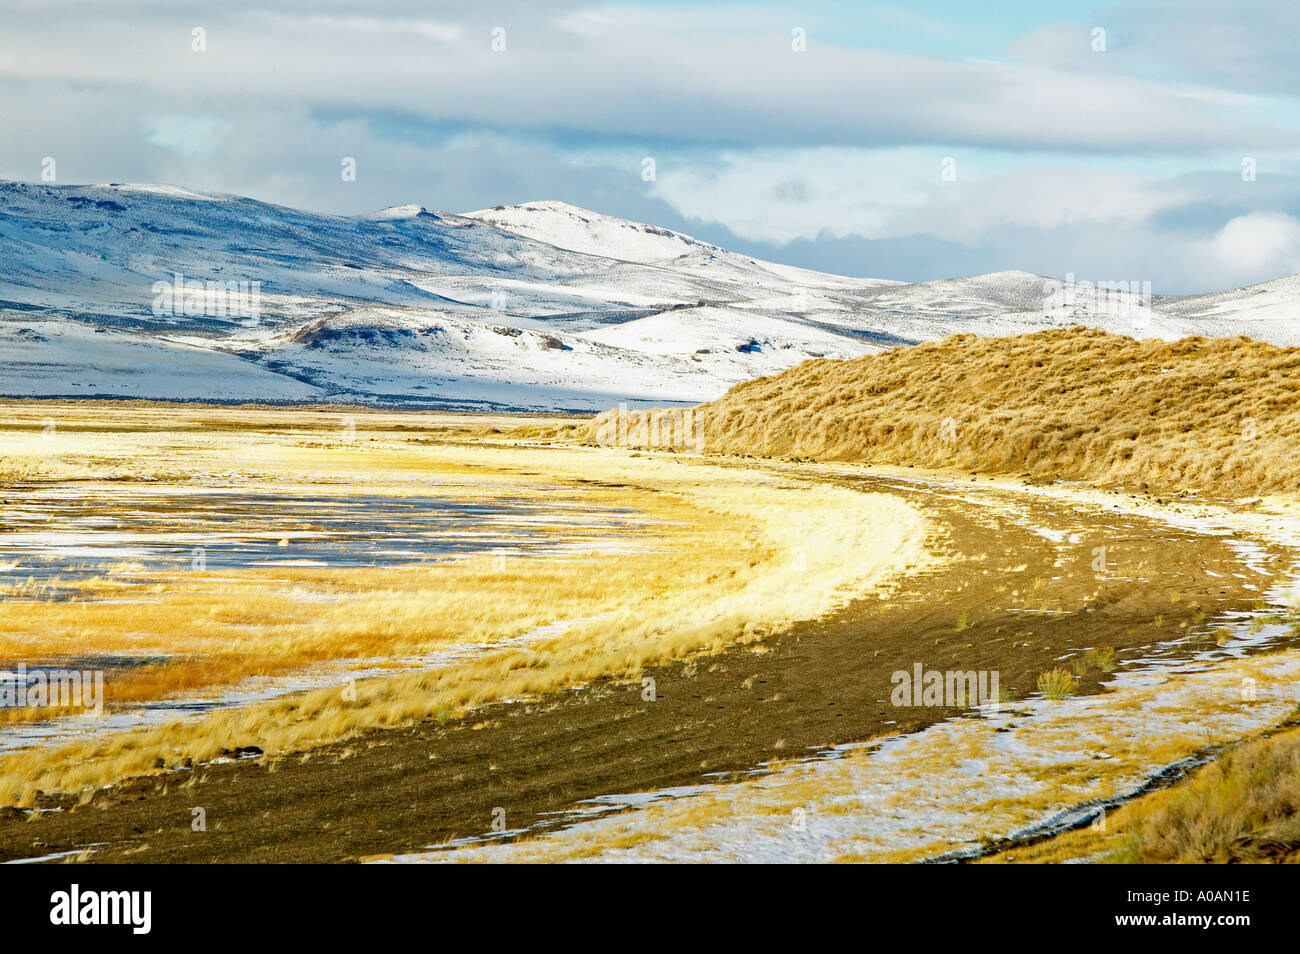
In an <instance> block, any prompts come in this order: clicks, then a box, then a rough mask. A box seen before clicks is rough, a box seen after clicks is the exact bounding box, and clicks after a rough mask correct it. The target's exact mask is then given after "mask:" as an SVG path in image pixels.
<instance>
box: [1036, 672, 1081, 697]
mask: <svg viewBox="0 0 1300 954" xmlns="http://www.w3.org/2000/svg"><path fill="white" fill-rule="evenodd" d="M1074 689H1075V681H1074V676H1072V675H1070V672H1069V670H1067V669H1060V668H1057V669H1049V670H1048V671H1047V672H1045V673H1042V674H1041V675H1040V676H1039V677H1038V691H1039V692H1041V693H1042V694H1043V695H1045V696H1046V697H1047V698H1049V699H1067V698H1069V697H1070V696H1072V695H1074Z"/></svg>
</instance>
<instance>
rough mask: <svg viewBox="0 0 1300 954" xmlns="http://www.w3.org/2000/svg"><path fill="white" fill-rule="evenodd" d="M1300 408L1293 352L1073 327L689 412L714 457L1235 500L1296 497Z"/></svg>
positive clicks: (851, 365)
mask: <svg viewBox="0 0 1300 954" xmlns="http://www.w3.org/2000/svg"><path fill="white" fill-rule="evenodd" d="M1297 397H1300V349H1296V348H1278V347H1274V346H1272V345H1268V344H1263V343H1260V342H1256V341H1251V340H1249V339H1247V338H1241V337H1238V338H1200V337H1197V338H1186V339H1183V340H1182V341H1177V342H1172V343H1169V342H1164V341H1157V340H1154V339H1149V340H1145V341H1135V340H1133V339H1131V338H1126V337H1123V336H1119V335H1112V334H1107V333H1105V332H1101V331H1095V330H1090V329H1086V328H1071V329H1066V330H1052V331H1042V332H1036V333H1033V334H1024V335H1016V336H1012V337H1006V338H978V337H976V336H974V335H955V336H952V337H949V338H947V339H945V340H943V341H940V342H935V343H929V344H922V345H917V346H914V347H899V348H894V349H892V350H890V351H887V352H884V353H882V354H878V355H872V356H868V357H863V358H857V359H854V360H849V361H839V360H829V359H819V360H814V361H806V362H804V363H803V364H801V365H799V366H798V367H796V368H793V369H791V370H789V371H786V372H784V373H782V374H778V375H775V376H772V377H766V378H759V379H756V380H753V381H748V382H746V383H744V384H739V385H737V386H736V387H734V388H732V389H731V390H730V391H729V392H728V393H727V394H726V395H724V396H723V397H721V398H719V399H718V400H716V401H713V402H710V403H708V404H703V405H701V406H700V408H699V409H698V410H697V415H698V416H699V420H700V427H701V431H702V436H703V449H705V450H707V451H709V452H716V453H726V454H743V455H752V456H773V457H799V458H814V459H818V460H846V461H867V462H871V463H877V464H900V465H907V464H913V465H916V466H923V467H933V468H945V467H952V468H961V469H965V470H970V471H979V472H986V473H994V474H1030V475H1033V476H1034V477H1038V478H1044V479H1051V478H1055V479H1071V480H1088V481H1093V482H1096V483H1099V484H1106V485H1116V484H1130V485H1132V484H1141V483H1146V484H1149V485H1150V487H1151V488H1152V489H1162V490H1183V489H1189V488H1195V489H1200V490H1207V491H1212V492H1217V493H1222V494H1225V495H1236V494H1254V493H1262V492H1269V491H1295V490H1300V403H1298V402H1297ZM612 413H613V412H606V414H605V415H602V416H601V417H600V418H598V419H597V420H596V421H595V422H594V423H593V424H592V425H591V426H590V428H589V432H588V435H589V438H593V439H594V437H595V436H596V434H597V433H598V432H599V429H600V428H601V427H602V426H606V427H608V422H609V421H610V419H611V418H610V415H611V414H612Z"/></svg>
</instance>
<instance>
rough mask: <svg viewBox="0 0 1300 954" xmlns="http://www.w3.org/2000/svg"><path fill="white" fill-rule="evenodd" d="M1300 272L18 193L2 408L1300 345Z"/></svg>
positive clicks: (613, 394)
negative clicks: (960, 338) (1140, 346)
mask: <svg viewBox="0 0 1300 954" xmlns="http://www.w3.org/2000/svg"><path fill="white" fill-rule="evenodd" d="M1298 297H1300V278H1296V277H1293V278H1287V279H1279V280H1278V281H1275V282H1269V283H1266V284H1264V285H1259V286H1254V287H1253V288H1248V289H1237V290H1234V291H1230V292H1221V293H1217V294H1214V295H1201V296H1193V297H1188V298H1159V297H1157V298H1156V299H1155V301H1154V307H1141V305H1142V302H1141V300H1140V299H1139V298H1138V297H1137V296H1134V295H1127V294H1121V295H1119V296H1118V297H1116V296H1113V295H1112V296H1109V297H1107V296H1102V295H1097V294H1095V290H1094V289H1092V287H1091V286H1087V285H1083V284H1078V285H1066V284H1065V283H1064V282H1063V281H1060V280H1049V279H1044V278H1042V277H1040V276H1037V275H1032V274H1029V273H1026V272H997V273H993V274H990V275H978V276H973V277H970V278H958V279H949V280H945V281H937V282H924V283H917V284H904V283H900V282H893V281H888V280H883V279H858V278H849V277H845V276H838V275H825V274H821V273H819V272H813V271H808V270H806V269H799V268H793V267H790V266H784V265H778V264H774V263H771V262H764V261H760V260H757V259H753V258H750V257H748V256H745V255H741V254H738V253H735V252H730V251H727V250H725V249H721V248H718V247H716V246H713V245H709V244H708V243H705V242H700V241H698V240H696V239H693V238H691V237H690V236H687V235H683V234H681V233H678V232H673V231H670V230H668V229H660V228H656V227H654V226H650V225H643V224H640V223H636V222H628V221H625V220H622V219H616V218H612V217H610V216H605V215H600V214H598V213H594V212H588V211H586V210H584V209H578V208H575V207H574V206H570V205H566V204H564V203H561V202H530V203H525V204H523V205H517V206H504V207H499V208H496V209H489V210H482V211H479V212H473V213H469V214H465V215H456V214H451V213H444V212H436V211H432V210H429V209H427V208H424V207H423V206H420V205H414V204H412V205H400V206H394V207H392V208H388V209H382V210H379V211H376V212H373V213H370V214H368V215H361V216H355V217H347V216H331V215H320V214H316V213H310V212H303V211H299V210H295V209H289V208H284V207H281V206H275V205H270V204H267V203H263V202H258V201H255V200H252V199H247V198H241V197H239V196H230V195H212V194H204V193H197V192H193V191H191V190H188V189H183V188H179V187H174V186H158V185H121V184H111V185H102V186H48V185H35V184H26V183H17V182H0V394H2V395H6V396H28V395H47V396H49V395H57V396H88V395H111V396H117V397H156V398H175V399H207V400H217V401H250V400H262V401H276V402H291V401H327V400H333V401H356V402H369V403H381V404H393V405H403V404H405V405H419V406H443V407H466V408H491V409H520V410H523V409H550V410H592V409H602V408H606V407H610V406H612V405H614V404H617V403H619V402H620V401H628V402H629V403H632V404H634V405H636V404H652V403H653V404H667V403H674V402H690V403H695V402H698V401H701V400H706V399H710V398H713V397H716V396H718V395H720V394H721V393H722V392H724V391H725V390H726V389H727V388H728V387H730V386H731V385H732V384H735V383H737V382H739V381H743V380H746V379H748V378H752V377H755V376H758V375H764V374H772V373H775V372H778V371H781V370H784V369H785V368H788V367H792V366H793V365H796V364H798V363H800V362H801V361H804V360H806V359H807V358H810V357H822V356H831V357H852V356H856V355H861V354H865V353H869V352H872V351H878V350H881V349H884V348H889V347H893V346H895V345H899V344H911V343H915V342H918V341H924V340H931V339H935V338H941V337H944V336H945V335H948V334H951V333H954V332H974V333H977V334H981V335H990V334H1012V333H1017V332H1021V331H1030V330H1036V329H1039V328H1044V327H1058V326H1064V325H1070V324H1076V323H1083V324H1090V325H1093V326H1096V327H1099V328H1103V329H1105V330H1108V331H1115V332H1120V333H1124V334H1131V335H1137V336H1160V337H1176V336H1179V335H1184V334H1193V333H1203V334H1212V335H1222V334H1238V333H1245V334H1250V335H1253V336H1256V337H1260V338H1263V339H1265V340H1270V341H1275V342H1277V343H1283V344H1300V334H1298V333H1297V331H1296V330H1295V327H1294V323H1292V322H1290V321H1289V320H1286V319H1289V316H1290V314H1291V312H1292V310H1293V304H1294V303H1295V302H1296V300H1297V298H1298Z"/></svg>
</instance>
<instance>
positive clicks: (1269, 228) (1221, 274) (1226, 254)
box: [1189, 212, 1300, 287]
mask: <svg viewBox="0 0 1300 954" xmlns="http://www.w3.org/2000/svg"><path fill="white" fill-rule="evenodd" d="M1189 255H1190V259H1191V261H1192V263H1193V265H1194V266H1199V267H1200V268H1202V269H1205V270H1208V271H1209V273H1210V274H1212V275H1213V276H1214V277H1215V279H1216V281H1215V284H1216V285H1221V286H1223V287H1229V286H1233V285H1249V284H1253V283H1255V282H1261V281H1267V280H1268V279H1271V278H1277V277H1278V276H1280V275H1290V274H1292V273H1294V272H1300V221H1297V220H1296V219H1295V218H1293V217H1292V216H1289V215H1285V214H1283V213H1281V212H1252V213H1250V214H1249V215H1240V216H1237V217H1236V218H1234V219H1231V220H1229V221H1228V222H1227V224H1225V225H1224V226H1223V228H1221V229H1219V231H1218V232H1216V233H1215V234H1214V235H1213V236H1212V237H1211V238H1209V239H1205V240H1202V241H1200V242H1197V243H1195V244H1194V245H1193V246H1192V248H1191V250H1190V253H1189Z"/></svg>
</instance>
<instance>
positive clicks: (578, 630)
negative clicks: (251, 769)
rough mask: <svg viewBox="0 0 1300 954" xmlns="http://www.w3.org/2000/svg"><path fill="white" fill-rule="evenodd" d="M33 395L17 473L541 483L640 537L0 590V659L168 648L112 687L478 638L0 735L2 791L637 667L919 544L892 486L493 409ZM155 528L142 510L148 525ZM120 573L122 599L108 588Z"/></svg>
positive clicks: (921, 534) (45, 477) (809, 597)
mask: <svg viewBox="0 0 1300 954" xmlns="http://www.w3.org/2000/svg"><path fill="white" fill-rule="evenodd" d="M49 413H50V409H49V408H48V407H38V408H37V409H35V410H34V411H32V412H29V417H28V418H24V417H23V412H19V413H18V414H16V415H14V416H13V417H11V420H13V419H14V418H16V419H17V420H16V421H15V426H14V427H13V429H12V430H10V431H8V432H5V433H0V450H2V451H4V452H5V453H6V454H7V456H9V457H10V458H14V459H18V460H20V461H21V462H22V470H23V473H24V474H25V475H27V476H25V477H23V478H21V479H15V478H12V477H10V478H7V479H6V480H5V483H6V484H7V485H8V486H9V487H10V488H12V489H13V491H14V492H15V493H16V494H24V493H33V492H37V491H39V490H40V488H41V487H42V486H45V485H49V486H51V487H53V488H54V489H58V488H60V487H65V488H66V487H69V486H82V487H90V486H95V487H103V486H105V485H107V486H111V487H113V488H115V492H117V493H121V494H123V495H126V496H129V495H130V494H131V493H133V492H136V491H140V492H144V491H141V490H140V488H139V487H137V484H138V483H139V482H140V481H142V480H143V481H144V486H145V487H147V488H152V487H156V486H158V484H159V483H162V482H168V483H170V484H171V485H173V486H176V487H185V486H191V485H193V486H205V487H206V486H211V485H212V482H213V481H216V482H218V483H220V482H223V481H226V482H228V481H237V482H238V483H237V485H236V486H238V487H240V488H247V489H261V490H268V489H271V490H275V491H276V492H278V493H290V494H294V495H303V496H307V497H308V498H310V499H316V498H320V497H339V498H341V499H346V498H347V497H348V496H349V495H352V494H366V495H375V494H389V495H409V494H417V493H427V492H429V490H430V489H431V488H433V489H436V492H437V493H439V494H443V495H451V496H464V497H470V498H473V497H475V496H476V495H479V496H484V495H486V496H500V495H503V494H515V495H518V494H543V493H546V492H549V491H548V490H547V488H551V489H552V490H553V489H554V488H556V487H558V488H560V489H561V490H562V491H563V492H564V493H565V494H566V495H577V496H580V497H581V499H583V500H587V501H590V502H592V503H605V504H608V503H611V502H617V503H619V504H620V505H623V506H627V507H631V508H633V509H634V510H635V511H636V512H638V513H640V514H641V515H642V517H643V519H644V521H645V522H646V525H645V526H643V527H641V528H640V529H639V530H636V531H634V532H635V536H634V540H635V541H636V542H637V543H638V544H639V547H640V549H639V551H638V552H635V553H631V554H619V555H616V556H615V555H609V554H604V555H602V554H591V553H586V554H583V553H578V554H575V555H568V556H554V557H549V558H544V559H538V558H506V559H505V560H504V562H503V561H501V560H500V559H499V558H497V557H489V556H474V557H469V558H465V559H461V560H457V561H454V562H451V563H442V564H415V565H408V566H402V567H392V568H363V569H346V570H343V569H340V570H330V569H316V568H303V567H287V568H286V567H277V568H273V569H272V568H245V569H242V570H238V571H231V570H230V569H228V568H222V569H221V570H213V571H210V572H188V571H178V572H173V573H170V574H163V578H162V579H161V580H159V581H158V582H156V583H150V584H147V585H141V584H139V583H136V582H134V581H133V580H132V578H131V574H130V573H129V572H127V573H125V574H123V575H114V574H108V575H105V576H102V577H98V578H95V579H92V580H89V581H83V582H77V581H69V582H68V583H67V584H66V585H67V586H68V587H70V588H72V589H73V590H74V591H76V592H77V593H78V596H79V597H80V596H83V595H84V596H87V597H101V598H102V599H96V600H83V599H80V598H78V599H76V600H69V601H62V602H51V601H45V600H41V601H36V602H18V601H5V602H3V603H0V660H11V661H18V660H22V661H25V662H26V663H27V664H28V665H29V667H30V666H34V665H37V664H39V663H40V662H41V660H42V659H57V658H60V657H63V656H69V655H77V656H85V655H93V654H95V653H108V652H120V653H129V654H135V655H145V654H149V653H154V652H157V653H173V654H177V655H176V656H175V657H173V658H174V660H175V661H173V662H172V663H170V664H167V665H160V666H155V667H145V668H141V669H139V670H134V671H132V672H130V673H129V674H127V675H119V676H117V677H116V678H114V679H113V680H112V681H111V683H110V684H109V685H108V686H107V690H108V703H109V706H110V707H112V706H116V705H121V704H122V703H123V702H130V701H139V700H142V699H153V698H159V697H165V696H170V695H174V694H176V693H178V692H181V691H184V690H191V689H197V688H207V689H215V688H219V687H222V686H229V685H232V684H237V683H238V682H239V681H240V680H241V679H243V678H245V677H247V676H249V675H254V674H256V675H268V674H275V673H280V672H284V671H286V670H290V669H298V668H301V667H303V666H309V665H311V664H321V663H326V662H329V661H340V660H341V661H344V662H347V661H350V660H358V659H380V660H383V659H397V658H399V657H403V656H407V655H411V654H418V653H427V652H436V651H438V650H440V649H444V648H448V647H456V648H461V647H464V646H466V645H467V644H468V645H472V646H477V647H481V651H478V652H476V653H474V654H472V655H470V656H469V657H468V658H466V659H464V661H461V662H456V663H454V664H450V665H447V666H445V667H444V668H440V669H436V670H434V671H418V672H408V673H406V674H401V675H395V676H391V677H385V678H375V679H369V680H363V681H361V682H360V683H359V685H357V686H356V691H355V697H354V698H349V696H348V694H347V693H345V692H343V691H342V690H341V689H339V688H328V689H320V690H317V691H313V692H307V693H301V694H298V695H295V696H292V697H286V698H283V699H280V700H277V701H273V702H267V703H261V704H256V705H250V706H247V707H244V708H241V709H239V710H235V711H226V712H221V713H217V714H214V715H212V716H210V717H207V718H205V719H203V720H199V721H195V722H190V723H185V724H183V725H172V726H165V727H161V728H158V729H150V730H145V731H139V732H131V733H120V734H116V735H112V736H108V737H104V738H100V739H94V740H87V741H84V742H79V743H75V744H72V745H68V746H65V747H63V748H61V749H53V748H40V749H33V750H30V751H25V752H20V753H17V754H14V755H11V756H7V757H5V758H4V759H3V760H0V802H6V803H15V802H16V803H30V802H31V800H32V799H33V798H35V795H36V793H37V792H38V791H45V792H52V791H78V790H84V789H85V788H87V787H92V786H97V785H102V784H106V783H111V782H113V781H116V780H118V779H120V778H123V777H127V776H132V775H138V774H145V773H148V772H150V771H154V770H155V768H156V767H157V766H158V765H161V766H164V767H165V766H171V765H175V764H178V763H182V762H183V761H184V760H185V759H194V760H202V759H205V758H209V757H211V756H213V755H216V754H217V753H219V752H220V751H222V750H223V749H232V748H235V747H238V746H243V745H258V746H260V747H261V748H263V749H264V750H265V751H267V752H268V753H274V752H283V751H290V750H294V749H302V748H306V747H310V746H312V745H315V744H318V743H321V742H325V741H329V740H333V739H337V738H340V737H342V736H345V735H347V734H349V733H352V732H356V731H358V730H361V729H365V728H368V727H374V726H384V725H395V724H400V723H403V722H408V721H411V720H414V719H420V718H426V717H430V716H442V715H446V714H450V713H458V712H461V711H463V710H466V709H469V708H472V707H473V706H476V705H479V704H481V703H484V702H488V701H491V700H498V699H505V698H519V697H525V696H532V695H536V694H539V693H544V692H549V691H555V690H558V689H562V688H565V687H570V686H574V685H578V684H581V683H583V682H586V681H589V680H591V679H594V678H596V677H598V676H605V675H620V676H632V675H634V674H635V673H636V672H637V671H638V670H639V669H640V668H641V667H643V666H646V665H650V664H655V663H661V662H666V661H668V660H671V659H675V658H680V657H683V656H688V655H691V654H696V653H708V652H716V651H719V650H721V649H723V648H725V647H726V646H727V645H730V644H733V643H736V642H748V641H753V640H758V639H761V638H763V637H764V636H765V635H766V634H769V633H772V632H776V631H779V630H780V629H782V628H784V627H786V626H788V625H789V624H790V623H791V622H793V621H794V620H796V619H800V618H806V617H810V616H817V615H820V614H822V613H824V612H827V611H829V610H830V609H832V608H834V607H836V606H838V605H841V604H842V603H843V602H844V601H845V600H847V599H849V598H851V597H853V596H856V595H859V594H861V593H864V592H867V591H870V590H871V589H872V588H874V587H877V586H880V585H885V584H886V583H887V582H888V581H890V580H892V579H893V578H895V577H897V575H898V574H899V573H900V572H901V571H903V570H905V569H906V568H908V567H909V566H910V565H916V564H918V563H920V562H922V561H924V560H925V559H927V557H926V555H925V546H924V544H925V541H926V538H927V535H928V534H929V533H930V528H928V526H927V525H926V524H925V522H924V521H923V520H922V519H921V518H920V516H919V515H918V514H917V513H916V512H915V511H914V510H912V509H911V508H910V507H908V506H906V505H905V504H903V503H901V502H900V501H897V500H896V499H894V498H890V497H885V496H882V495H876V494H863V493H858V492H855V491H851V490H847V489H843V488H835V487H828V486H814V485H810V484H807V483H805V482H799V481H796V480H791V479H787V478H783V477H777V476H774V475H771V474H765V473H761V472H742V471H737V470H734V469H730V468H718V467H710V466H707V465H701V464H698V463H692V462H687V461H680V462H679V461H668V460H658V459H654V458H638V459H633V458H631V457H630V456H629V455H628V454H627V453H626V452H623V451H593V450H583V449H578V448H569V449H551V450H547V449H542V448H538V447H535V446H529V445H528V444H527V443H526V442H524V441H523V440H521V439H520V438H519V436H518V431H520V430H521V429H524V428H527V429H528V431H527V432H528V434H530V435H531V434H532V433H533V432H534V430H535V429H538V428H544V427H545V425H544V424H536V423H531V422H530V423H528V424H526V425H520V426H519V427H516V428H513V429H507V428H505V427H503V428H497V429H496V430H498V431H499V432H500V433H495V434H492V435H490V438H489V439H487V440H477V439H475V438H474V437H473V435H472V434H471V433H469V432H470V431H471V430H472V428H468V427H463V428H459V429H457V430H456V431H455V433H454V434H452V435H448V434H447V433H445V431H436V432H435V433H431V429H433V428H434V427H436V428H444V427H445V426H446V425H445V424H443V423H440V422H435V424H431V425H428V426H425V427H419V426H417V424H418V423H419V422H418V418H412V417H404V416H396V418H395V420H382V421H370V420H369V419H367V421H366V422H365V423H372V424H373V425H374V426H373V427H371V428H369V429H367V428H366V427H363V419H362V418H361V417H360V416H358V417H357V419H356V434H355V435H349V437H348V438H347V439H346V440H342V439H340V437H339V436H338V434H337V432H336V430H335V429H336V428H337V426H338V425H337V418H332V417H329V418H325V419H322V420H320V421H319V422H315V421H313V420H312V419H311V418H310V416H309V415H308V414H307V413H306V412H302V413H300V414H299V415H298V416H296V417H295V416H294V415H293V414H292V413H291V412H286V411H263V410H260V409H258V410H256V411H248V410H246V409H233V410H222V409H189V408H182V409H178V410H176V411H174V412H169V413H168V414H162V415H159V416H157V417H153V418H150V417H147V416H144V417H141V418H139V419H137V418H134V417H131V416H124V417H123V418H121V419H120V420H119V419H118V418H117V417H115V416H114V413H113V409H111V408H110V409H107V410H106V409H104V408H102V407H98V406H92V407H91V408H89V409H87V408H86V406H84V405H83V406H78V407H74V408H71V409H69V410H68V411H67V412H66V413H65V414H64V415H63V416H62V417H60V419H59V421H58V427H57V429H56V434H55V436H54V437H53V438H50V439H46V438H43V437H42V436H41V435H40V433H39V430H38V429H36V425H37V424H38V423H39V420H40V418H41V417H42V416H44V415H47V414H49ZM31 417H35V420H34V421H33V420H31ZM115 420H119V423H120V425H121V426H120V427H119V429H118V430H113V423H114V421H115ZM566 426H568V425H567V424H565V423H564V422H561V423H559V424H557V425H556V427H560V428H562V427H566ZM531 439H532V438H531V436H530V437H529V438H527V440H531ZM512 442H513V446H499V444H500V443H506V444H510V443H512ZM31 499H37V498H31ZM166 531H167V527H166V521H165V520H160V522H159V527H158V532H159V534H160V538H163V539H165V536H166ZM554 532H555V533H557V534H559V535H561V536H562V529H561V530H556V531H554ZM619 532H620V533H623V534H626V533H627V531H619ZM152 575H154V576H156V575H157V574H152ZM304 594H305V595H307V596H308V597H324V598H308V599H304V598H303V596H304ZM122 596H130V597H132V599H131V600H130V601H118V600H117V599H115V598H117V597H122ZM142 597H143V598H142ZM557 622H564V623H567V628H565V629H564V630H563V631H562V632H560V633H557V634H554V635H549V636H539V637H538V638H536V639H535V640H534V641H532V642H530V643H529V645H528V646H527V648H522V647H519V646H511V645H504V644H502V641H503V640H507V639H510V638H511V637H516V636H520V635H523V634H526V633H531V632H534V631H536V630H537V629H539V628H540V627H543V626H546V625H548V624H554V623H557ZM42 714H46V715H48V714H49V713H48V711H46V712H44V713H42Z"/></svg>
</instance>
